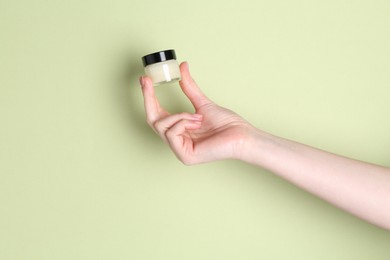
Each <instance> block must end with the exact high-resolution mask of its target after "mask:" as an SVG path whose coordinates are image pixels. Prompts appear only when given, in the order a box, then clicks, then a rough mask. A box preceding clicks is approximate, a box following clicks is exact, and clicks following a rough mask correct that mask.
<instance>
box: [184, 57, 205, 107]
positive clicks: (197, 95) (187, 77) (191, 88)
mask: <svg viewBox="0 0 390 260" xmlns="http://www.w3.org/2000/svg"><path fill="white" fill-rule="evenodd" d="M180 73H181V81H180V87H181V89H182V90H183V92H184V94H185V95H186V96H187V97H188V98H189V100H190V101H191V103H192V105H193V106H194V107H195V109H198V108H200V107H201V106H203V105H205V104H209V103H211V101H210V100H209V99H208V98H207V97H206V96H205V95H204V94H203V92H202V91H201V90H200V88H199V87H198V85H197V84H196V83H195V81H194V80H193V78H192V77H191V74H190V71H189V68H188V63H187V62H183V63H182V64H180Z"/></svg>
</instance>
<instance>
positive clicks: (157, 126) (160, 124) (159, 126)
mask: <svg viewBox="0 0 390 260" xmlns="http://www.w3.org/2000/svg"><path fill="white" fill-rule="evenodd" d="M183 120H186V121H188V122H193V123H195V124H199V125H200V123H201V120H202V115H199V114H190V113H181V114H175V115H171V116H167V117H165V118H162V119H159V120H157V121H156V122H155V123H154V124H153V126H152V127H153V129H154V131H155V132H156V133H157V134H158V135H159V136H160V137H161V138H162V139H163V140H164V141H167V142H168V140H167V132H168V131H169V129H170V128H172V127H173V126H174V125H175V124H177V123H178V122H180V121H183Z"/></svg>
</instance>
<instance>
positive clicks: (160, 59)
mask: <svg viewBox="0 0 390 260" xmlns="http://www.w3.org/2000/svg"><path fill="white" fill-rule="evenodd" d="M142 62H143V64H144V67H145V74H146V76H148V77H149V78H151V79H152V81H153V85H154V86H157V85H160V84H163V83H167V82H171V81H177V80H180V79H181V75H180V68H179V64H178V62H177V61H176V53H175V50H165V51H159V52H155V53H152V54H148V55H145V56H143V57H142Z"/></svg>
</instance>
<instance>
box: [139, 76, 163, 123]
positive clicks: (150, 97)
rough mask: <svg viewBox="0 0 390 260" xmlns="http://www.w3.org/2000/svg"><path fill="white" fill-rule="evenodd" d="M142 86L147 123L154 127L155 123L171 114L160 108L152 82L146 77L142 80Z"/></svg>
mask: <svg viewBox="0 0 390 260" xmlns="http://www.w3.org/2000/svg"><path fill="white" fill-rule="evenodd" d="M140 84H141V86H142V94H143V96H144V106H145V111H146V118H147V122H148V124H149V125H151V126H153V124H154V122H156V121H157V120H158V119H160V118H162V117H164V116H167V115H168V114H169V113H168V112H167V111H165V110H164V109H163V108H162V107H161V106H160V102H158V99H157V96H156V94H155V91H154V87H153V82H152V80H151V79H150V78H148V77H146V76H142V77H141V78H140Z"/></svg>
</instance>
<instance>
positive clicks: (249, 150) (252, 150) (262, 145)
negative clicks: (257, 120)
mask: <svg viewBox="0 0 390 260" xmlns="http://www.w3.org/2000/svg"><path fill="white" fill-rule="evenodd" d="M272 139H273V136H272V135H271V134H268V133H266V132H264V131H262V130H260V129H257V128H255V127H251V128H250V129H249V130H248V132H247V134H246V136H245V138H244V140H243V142H242V145H241V150H240V157H239V160H242V161H244V162H247V163H251V164H256V165H260V166H261V165H262V164H263V162H262V160H263V159H262V158H265V157H266V153H269V150H270V145H269V144H270V143H272ZM267 147H268V148H267Z"/></svg>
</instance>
